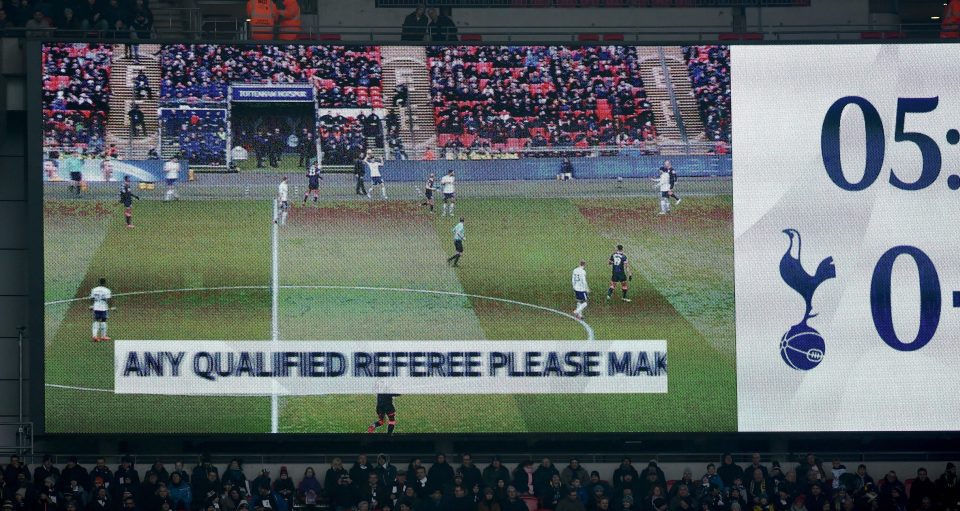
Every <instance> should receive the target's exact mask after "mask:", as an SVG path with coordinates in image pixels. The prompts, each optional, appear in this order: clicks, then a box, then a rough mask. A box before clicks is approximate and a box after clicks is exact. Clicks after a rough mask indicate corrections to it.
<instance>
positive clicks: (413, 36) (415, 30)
mask: <svg viewBox="0 0 960 511" xmlns="http://www.w3.org/2000/svg"><path fill="white" fill-rule="evenodd" d="M426 10H427V8H426V6H425V5H424V4H423V3H420V4H417V8H416V10H414V11H413V12H411V13H410V14H408V15H407V17H406V18H404V19H403V27H402V28H401V32H400V40H401V41H423V39H424V38H425V37H426V36H427V27H428V26H429V25H430V18H429V17H427V13H426Z"/></svg>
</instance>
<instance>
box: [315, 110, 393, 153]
mask: <svg viewBox="0 0 960 511" xmlns="http://www.w3.org/2000/svg"><path fill="white" fill-rule="evenodd" d="M380 123H381V119H380V116H378V115H377V114H376V113H373V112H370V113H369V115H368V114H365V113H361V114H360V115H358V116H356V117H345V116H343V115H342V114H325V115H322V116H320V149H321V150H322V151H323V163H324V164H325V165H328V164H329V165H350V164H352V163H353V162H354V161H356V160H357V159H359V158H361V157H363V155H364V153H366V151H367V149H368V148H369V149H372V148H373V147H377V148H382V147H383V142H384V140H383V131H382V128H381V126H380ZM371 141H372V142H373V145H372V146H371V144H370V142H371Z"/></svg>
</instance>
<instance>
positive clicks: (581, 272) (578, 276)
mask: <svg viewBox="0 0 960 511" xmlns="http://www.w3.org/2000/svg"><path fill="white" fill-rule="evenodd" d="M586 267H587V262H586V261H584V260H583V259H581V260H580V266H577V267H576V268H574V269H573V277H572V281H573V295H574V297H575V298H576V299H577V308H576V309H574V311H573V315H574V316H575V317H576V318H577V319H583V310H584V309H586V308H587V297H588V296H589V294H590V285H589V284H587V269H586Z"/></svg>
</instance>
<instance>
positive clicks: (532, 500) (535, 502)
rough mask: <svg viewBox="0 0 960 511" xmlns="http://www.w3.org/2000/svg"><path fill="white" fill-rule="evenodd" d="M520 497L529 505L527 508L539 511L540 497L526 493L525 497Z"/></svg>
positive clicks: (531, 510)
mask: <svg viewBox="0 0 960 511" xmlns="http://www.w3.org/2000/svg"><path fill="white" fill-rule="evenodd" d="M520 499H521V500H523V503H524V504H526V505H527V509H529V510H530V511H537V509H540V499H538V498H536V497H533V496H530V495H524V496H523V497H520Z"/></svg>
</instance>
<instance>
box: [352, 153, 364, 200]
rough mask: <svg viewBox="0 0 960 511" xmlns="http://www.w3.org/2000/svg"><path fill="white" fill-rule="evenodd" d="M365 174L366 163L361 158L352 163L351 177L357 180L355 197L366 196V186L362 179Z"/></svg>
mask: <svg viewBox="0 0 960 511" xmlns="http://www.w3.org/2000/svg"><path fill="white" fill-rule="evenodd" d="M366 174H367V163H366V162H365V161H363V158H361V157H359V156H358V157H357V160H356V161H355V162H353V175H354V176H356V178H357V188H356V193H357V195H366V194H367V186H366V185H365V184H364V182H363V179H364V176H366Z"/></svg>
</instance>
